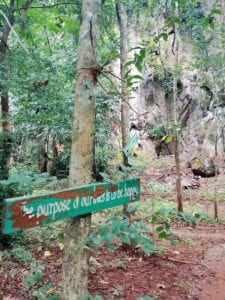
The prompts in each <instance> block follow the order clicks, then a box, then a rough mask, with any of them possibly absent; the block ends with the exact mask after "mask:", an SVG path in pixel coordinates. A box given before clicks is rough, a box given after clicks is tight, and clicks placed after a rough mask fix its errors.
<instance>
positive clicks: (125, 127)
mask: <svg viewBox="0 0 225 300" xmlns="http://www.w3.org/2000/svg"><path fill="white" fill-rule="evenodd" d="M116 12H117V19H118V23H119V30H120V77H121V93H122V98H121V127H122V147H123V149H124V148H125V147H126V145H127V144H128V142H129V139H130V124H129V115H130V107H129V101H130V99H129V91H128V89H127V85H126V80H125V75H126V72H127V67H126V64H127V63H128V16H127V11H126V8H125V7H124V5H123V4H119V3H118V4H117V5H116ZM123 164H124V166H128V158H127V156H126V155H125V153H123Z"/></svg>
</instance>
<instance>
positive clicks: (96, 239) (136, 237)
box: [88, 218, 157, 256]
mask: <svg viewBox="0 0 225 300" xmlns="http://www.w3.org/2000/svg"><path fill="white" fill-rule="evenodd" d="M149 231H150V230H149V228H147V227H146V225H145V224H144V223H143V222H142V221H140V222H136V223H132V224H130V222H129V220H128V219H124V220H120V219H116V218H113V219H111V220H109V221H107V224H106V225H104V226H100V227H99V228H97V230H95V231H94V232H93V233H92V234H91V236H90V237H89V239H88V242H89V245H90V246H92V247H95V248H97V249H99V248H100V247H101V246H103V245H105V246H106V247H108V248H109V249H111V250H112V251H114V250H115V248H116V246H115V245H116V242H117V243H119V244H120V245H121V244H128V245H131V246H134V247H136V248H138V249H140V250H141V252H143V253H144V254H146V255H148V256H149V255H151V254H153V253H154V252H155V251H156V250H157V249H156V248H155V246H154V243H153V241H152V240H151V239H150V238H149V237H148V233H149Z"/></svg>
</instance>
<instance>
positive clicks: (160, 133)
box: [148, 124, 166, 139]
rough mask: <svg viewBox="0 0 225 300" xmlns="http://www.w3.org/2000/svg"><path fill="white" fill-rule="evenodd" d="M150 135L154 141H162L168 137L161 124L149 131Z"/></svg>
mask: <svg viewBox="0 0 225 300" xmlns="http://www.w3.org/2000/svg"><path fill="white" fill-rule="evenodd" d="M148 135H149V136H150V137H151V138H154V139H162V138H163V137H164V136H165V135H166V129H165V126H164V124H159V125H156V126H155V127H153V128H152V129H150V130H149V131H148Z"/></svg>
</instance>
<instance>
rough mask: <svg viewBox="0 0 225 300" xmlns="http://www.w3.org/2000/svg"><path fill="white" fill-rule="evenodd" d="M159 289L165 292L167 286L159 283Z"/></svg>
mask: <svg viewBox="0 0 225 300" xmlns="http://www.w3.org/2000/svg"><path fill="white" fill-rule="evenodd" d="M157 288H158V289H162V290H165V288H166V286H165V284H162V283H159V284H157Z"/></svg>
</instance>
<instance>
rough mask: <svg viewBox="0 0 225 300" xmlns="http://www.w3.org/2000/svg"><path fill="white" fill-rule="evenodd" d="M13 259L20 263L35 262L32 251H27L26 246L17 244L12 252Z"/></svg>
mask: <svg viewBox="0 0 225 300" xmlns="http://www.w3.org/2000/svg"><path fill="white" fill-rule="evenodd" d="M10 254H11V255H12V257H13V258H14V259H15V260H17V261H18V262H24V263H27V262H30V261H32V260H33V255H32V253H31V252H30V251H28V250H26V249H25V247H24V246H20V245H19V244H17V245H16V246H14V247H13V248H12V250H10Z"/></svg>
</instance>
